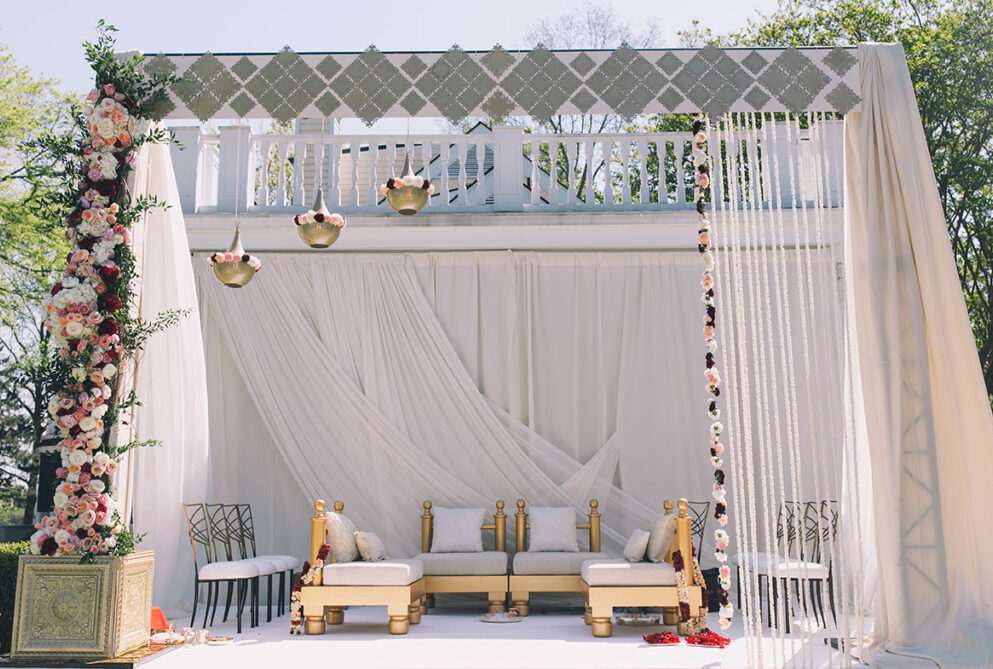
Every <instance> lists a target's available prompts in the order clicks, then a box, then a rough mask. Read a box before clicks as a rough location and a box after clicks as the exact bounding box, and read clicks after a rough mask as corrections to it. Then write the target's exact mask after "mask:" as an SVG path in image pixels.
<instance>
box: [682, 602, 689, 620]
mask: <svg viewBox="0 0 993 669" xmlns="http://www.w3.org/2000/svg"><path fill="white" fill-rule="evenodd" d="M679 619H680V620H681V621H683V622H684V623H685V622H686V621H687V620H689V619H690V605H689V603H688V602H679Z"/></svg>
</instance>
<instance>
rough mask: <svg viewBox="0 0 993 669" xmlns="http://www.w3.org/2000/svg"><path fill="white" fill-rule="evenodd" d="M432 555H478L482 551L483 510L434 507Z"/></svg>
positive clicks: (484, 511)
mask: <svg viewBox="0 0 993 669" xmlns="http://www.w3.org/2000/svg"><path fill="white" fill-rule="evenodd" d="M433 513H434V533H433V535H432V539H431V552H432V553H480V552H482V550H483V530H482V527H481V526H482V524H483V514H484V513H486V510H485V509H446V508H445V507H439V506H436V507H435V508H434V509H433Z"/></svg>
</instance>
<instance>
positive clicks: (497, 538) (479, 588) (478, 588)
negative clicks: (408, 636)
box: [414, 500, 507, 613]
mask: <svg viewBox="0 0 993 669" xmlns="http://www.w3.org/2000/svg"><path fill="white" fill-rule="evenodd" d="M431 508H432V505H431V502H430V501H426V502H424V513H423V514H421V554H420V555H417V556H415V557H414V559H415V560H421V562H422V563H423V564H424V592H425V593H426V594H427V602H428V605H429V606H433V604H434V595H435V593H439V592H463V593H468V592H485V593H486V595H487V599H488V600H489V607H488V612H489V613H500V612H502V611H503V610H504V608H505V606H504V602H505V600H506V598H507V552H506V551H507V514H506V513H504V511H503V508H504V503H503V500H498V501H497V503H496V513H494V514H493V522H492V523H484V524H483V525H482V526H481V527H480V529H482V530H493V550H492V551H485V552H482V553H432V552H431V541H432V538H433V532H434V516H433V515H432V513H431Z"/></svg>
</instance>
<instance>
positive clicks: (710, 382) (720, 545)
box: [693, 114, 734, 629]
mask: <svg viewBox="0 0 993 669" xmlns="http://www.w3.org/2000/svg"><path fill="white" fill-rule="evenodd" d="M705 128H706V122H705V120H704V118H703V115H702V114H694V116H693V165H694V167H695V169H696V175H695V178H694V182H693V201H694V203H695V204H696V212H697V222H698V224H699V229H698V231H697V250H698V251H699V252H700V257H701V259H702V260H703V267H704V270H703V276H702V278H701V280H700V285H701V287H702V288H703V303H704V305H705V307H706V315H705V316H704V321H703V341H704V344H705V346H706V348H707V353H706V355H705V356H704V363H705V365H706V368H705V370H704V376H705V378H706V379H707V385H706V387H707V392H708V393H710V394H711V398H710V399H709V400H708V402H707V415H708V416H709V417H710V419H711V420H712V421H713V423H712V424H711V426H710V464H711V465H712V466H713V467H714V492H713V495H714V500H715V502H716V504H715V505H714V518H716V519H717V522H718V523H719V524H720V526H721V527H720V528H718V529H717V531H716V532H715V533H714V543H715V552H714V557H715V558H717V561H718V562H719V563H720V568H719V578H720V592H719V594H718V598H719V600H720V605H721V608H720V619H721V629H727V628H728V627H730V626H731V617H732V615H733V614H734V610H733V609H732V608H731V604H730V599H729V597H728V590H729V589H730V587H731V570H730V567H728V565H727V559H728V557H727V547H728V543H729V540H730V537H729V536H728V533H727V530H725V529H724V527H725V526H727V522H728V516H727V494H726V491H725V489H724V470H723V469H721V467H723V465H724V460H723V458H722V457H721V455H722V454H723V453H724V444H723V443H722V442H721V433H722V432H723V431H724V426H723V425H722V424H721V422H720V420H719V419H720V417H721V411H720V409H719V408H718V406H717V400H718V398H719V397H720V396H721V387H720V386H721V377H720V374H719V372H718V370H717V362H716V359H715V355H716V354H717V339H716V337H715V334H716V328H717V308H716V306H715V304H714V297H715V292H714V275H713V272H714V267H715V265H716V261H715V259H714V253H713V251H712V250H711V239H710V220H709V219H708V218H707V198H706V193H707V189H708V188H709V187H710V168H709V165H708V161H709V157H708V145H707V133H706V132H705Z"/></svg>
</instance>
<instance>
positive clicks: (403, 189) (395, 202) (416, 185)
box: [379, 151, 434, 216]
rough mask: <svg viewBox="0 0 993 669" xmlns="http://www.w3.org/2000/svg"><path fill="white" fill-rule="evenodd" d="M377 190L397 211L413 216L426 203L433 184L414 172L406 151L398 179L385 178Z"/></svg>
mask: <svg viewBox="0 0 993 669" xmlns="http://www.w3.org/2000/svg"><path fill="white" fill-rule="evenodd" d="M379 192H381V193H382V194H383V195H385V196H386V201H387V202H389V203H390V206H391V207H393V209H395V210H396V211H397V212H398V213H401V214H403V215H404V216H413V215H414V214H416V213H417V212H419V211H420V210H421V209H423V208H424V205H426V204H427V203H428V198H429V197H431V195H432V194H433V193H434V186H432V185H431V182H430V181H428V180H427V179H425V178H424V177H419V176H417V175H416V174H414V170H413V168H412V167H411V166H410V152H409V151H408V152H407V155H406V156H405V157H404V159H403V175H402V176H400V178H399V179H387V180H386V183H385V184H383V185H382V186H380V187H379Z"/></svg>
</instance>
